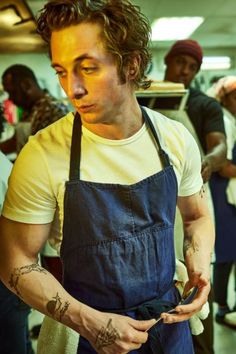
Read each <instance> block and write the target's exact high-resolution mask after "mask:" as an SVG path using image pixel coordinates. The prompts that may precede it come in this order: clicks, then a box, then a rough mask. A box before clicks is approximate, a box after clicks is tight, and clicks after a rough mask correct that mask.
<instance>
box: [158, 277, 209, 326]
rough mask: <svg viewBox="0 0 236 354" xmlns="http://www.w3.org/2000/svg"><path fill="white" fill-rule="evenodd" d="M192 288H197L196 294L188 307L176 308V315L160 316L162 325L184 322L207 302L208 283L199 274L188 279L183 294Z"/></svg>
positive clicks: (179, 306)
mask: <svg viewBox="0 0 236 354" xmlns="http://www.w3.org/2000/svg"><path fill="white" fill-rule="evenodd" d="M193 286H197V287H198V292H197V294H196V296H195V297H194V299H193V301H192V302H191V303H190V304H188V305H178V306H176V308H175V310H176V312H177V313H175V314H167V313H163V314H161V317H162V319H163V322H164V323H174V322H182V321H186V320H188V319H189V318H190V317H192V316H193V315H194V314H195V313H197V312H199V311H200V310H201V309H202V307H203V305H204V304H205V303H206V302H207V299H208V294H209V292H210V289H211V286H210V281H209V280H208V279H206V278H205V277H203V276H202V275H201V274H193V276H192V279H190V280H189V281H188V282H187V283H186V285H185V289H184V293H185V292H187V291H188V290H189V289H191V288H192V287H193Z"/></svg>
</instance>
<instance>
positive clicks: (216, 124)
mask: <svg viewBox="0 0 236 354" xmlns="http://www.w3.org/2000/svg"><path fill="white" fill-rule="evenodd" d="M203 116H204V119H203V124H204V133H205V135H206V134H209V133H211V132H219V133H223V134H225V127H224V119H223V110H222V108H221V106H220V104H219V103H218V102H217V101H216V100H214V99H213V98H211V97H207V99H206V101H205V104H204V109H203Z"/></svg>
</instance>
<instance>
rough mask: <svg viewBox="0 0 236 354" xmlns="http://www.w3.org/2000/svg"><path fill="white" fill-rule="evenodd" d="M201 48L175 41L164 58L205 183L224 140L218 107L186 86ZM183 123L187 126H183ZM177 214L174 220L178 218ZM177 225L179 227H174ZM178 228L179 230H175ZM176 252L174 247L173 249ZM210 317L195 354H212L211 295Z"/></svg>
mask: <svg viewBox="0 0 236 354" xmlns="http://www.w3.org/2000/svg"><path fill="white" fill-rule="evenodd" d="M202 57H203V53H202V48H201V46H200V45H199V44H198V42H196V41H194V40H192V39H184V40H179V41H177V42H176V43H174V44H173V46H172V47H171V48H170V49H169V51H168V52H167V54H166V56H165V64H166V71H165V80H167V81H171V82H175V83H183V84H184V86H185V87H186V88H187V89H189V96H188V99H187V103H186V112H187V116H184V117H183V118H184V120H183V124H184V125H185V126H186V128H187V127H188V126H189V124H191V125H192V127H193V129H192V131H193V132H194V134H195V135H194V137H195V139H196V141H197V142H198V146H199V149H200V151H201V152H202V171H201V173H202V178H203V181H204V183H206V182H208V181H209V179H210V177H211V174H212V172H215V171H218V170H219V169H220V168H221V167H222V166H223V164H224V163H225V161H226V137H225V129H224V122H223V111H222V109H221V106H220V104H219V103H218V102H217V101H216V100H215V99H213V98H211V97H208V96H207V95H206V94H204V93H203V92H201V91H199V90H197V89H194V88H192V87H191V86H190V85H191V83H192V81H193V79H194V78H195V76H196V75H197V73H198V72H199V70H200V67H201V64H202ZM186 120H187V122H186ZM204 188H205V189H206V192H207V193H208V199H209V204H210V205H211V208H212V214H213V206H212V200H211V195H210V190H209V187H208V185H207V184H205V186H204ZM178 215H179V214H178V211H177V216H178ZM176 220H177V221H176V228H175V229H176V238H175V239H176V240H177V241H176V244H177V245H178V239H180V242H179V244H180V245H181V244H182V233H183V232H182V230H181V228H182V225H180V224H182V222H181V220H180V218H178V217H177V219H176ZM178 221H179V223H178ZM177 224H179V225H180V226H178V225H177ZM177 248H178V247H177ZM209 304H210V314H209V316H208V317H207V318H206V319H205V320H204V321H203V325H204V331H203V333H202V334H200V335H198V336H193V342H194V349H195V353H196V354H212V353H214V348H213V339H214V333H213V304H212V293H210V296H209Z"/></svg>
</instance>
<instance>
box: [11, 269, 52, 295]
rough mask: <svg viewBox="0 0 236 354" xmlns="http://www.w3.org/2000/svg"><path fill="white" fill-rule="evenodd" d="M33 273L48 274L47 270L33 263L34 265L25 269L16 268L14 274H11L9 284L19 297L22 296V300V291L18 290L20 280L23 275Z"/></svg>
mask: <svg viewBox="0 0 236 354" xmlns="http://www.w3.org/2000/svg"><path fill="white" fill-rule="evenodd" d="M31 272H39V273H44V274H47V271H46V269H44V268H43V267H41V266H40V265H39V264H38V263H33V264H30V265H27V266H24V267H20V268H15V269H14V271H13V273H12V274H11V277H10V280H9V284H10V286H11V288H13V289H14V290H15V292H16V294H17V295H18V296H20V297H21V298H22V299H23V297H22V295H21V293H20V290H19V288H18V285H19V280H20V278H21V277H22V276H23V275H25V274H28V273H31Z"/></svg>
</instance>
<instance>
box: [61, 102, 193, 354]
mask: <svg viewBox="0 0 236 354" xmlns="http://www.w3.org/2000/svg"><path fill="white" fill-rule="evenodd" d="M142 112H143V118H144V121H145V124H147V125H148V127H149V128H150V135H151V134H152V135H153V136H154V139H155V142H156V147H157V149H158V152H159V155H160V158H161V161H162V165H163V170H162V171H160V172H158V173H156V174H154V175H152V176H150V177H147V178H145V179H144V180H142V181H140V182H137V183H135V184H132V185H121V184H110V183H109V184H106V183H96V182H88V181H84V180H81V179H80V154H81V152H80V147H81V121H80V117H79V116H78V115H77V114H76V116H75V119H74V125H73V134H72V146H71V159H70V178H69V181H68V182H66V190H65V197H64V224H63V240H62V246H61V258H62V263H63V285H64V287H65V289H66V290H67V291H68V292H69V293H70V294H71V295H72V296H73V297H75V298H76V299H77V300H79V301H81V302H83V303H85V304H87V305H88V306H91V307H93V308H96V309H98V310H100V311H106V312H116V313H121V314H125V315H129V316H131V317H133V318H137V319H149V318H154V317H158V316H159V314H160V313H161V312H163V311H164V310H167V309H168V308H170V307H173V306H175V305H176V304H177V303H178V301H179V294H178V291H177V290H176V289H175V287H174V285H173V276H174V272H175V254H174V243H173V242H174V240H173V229H174V219H175V210H176V199H177V180H176V176H175V173H174V170H173V167H172V166H171V165H170V162H169V157H168V155H167V154H166V153H165V151H164V150H163V149H162V148H161V146H160V142H159V139H158V136H157V133H156V131H155V129H154V127H153V125H152V122H151V120H150V118H149V117H148V115H147V113H146V111H145V110H144V109H143V108H142ZM140 168H142V167H140ZM170 196H171V197H170ZM149 333H150V335H149V338H150V339H149V340H148V343H146V345H144V346H142V349H141V350H139V351H132V352H131V353H133V354H134V353H149V354H150V353H155V354H157V353H168V354H178V353H179V354H192V353H193V349H192V344H191V343H192V340H191V334H190V330H189V324H188V322H181V323H179V324H171V325H165V324H163V323H159V324H158V325H156V326H154V327H153V328H152V329H151V330H150V331H149ZM78 353H82V354H88V353H96V352H95V351H94V349H93V348H92V347H91V346H90V344H89V342H88V341H87V340H86V339H85V338H83V337H80V341H79V346H78Z"/></svg>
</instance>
